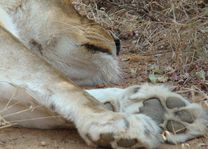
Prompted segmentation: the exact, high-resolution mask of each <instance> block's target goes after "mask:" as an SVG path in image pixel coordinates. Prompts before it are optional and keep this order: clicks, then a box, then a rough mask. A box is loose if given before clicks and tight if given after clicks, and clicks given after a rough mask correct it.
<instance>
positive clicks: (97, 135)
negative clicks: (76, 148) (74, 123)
mask: <svg viewBox="0 0 208 149" xmlns="http://www.w3.org/2000/svg"><path fill="white" fill-rule="evenodd" d="M80 124H81V125H78V130H79V132H80V135H81V136H82V137H83V138H84V140H85V141H86V142H87V143H88V144H89V145H94V146H102V147H107V146H111V147H112V148H115V149H126V148H128V149H135V148H140V147H143V148H155V147H157V146H158V145H159V144H160V142H161V140H162V138H161V137H160V131H161V130H160V128H159V127H158V126H157V124H156V123H155V122H154V121H153V120H152V119H151V118H149V117H147V116H145V115H143V114H134V115H132V114H129V115H121V114H119V113H113V112H107V113H105V114H102V115H99V116H93V117H92V116H91V117H88V120H87V121H85V123H80Z"/></svg>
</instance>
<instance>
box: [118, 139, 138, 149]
mask: <svg viewBox="0 0 208 149" xmlns="http://www.w3.org/2000/svg"><path fill="white" fill-rule="evenodd" d="M137 143H138V141H137V139H120V140H119V141H118V142H117V145H118V146H119V147H125V148H129V147H132V146H134V145H136V144H137Z"/></svg>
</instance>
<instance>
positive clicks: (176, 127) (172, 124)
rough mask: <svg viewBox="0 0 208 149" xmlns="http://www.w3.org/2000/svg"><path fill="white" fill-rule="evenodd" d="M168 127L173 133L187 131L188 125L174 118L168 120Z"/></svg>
mask: <svg viewBox="0 0 208 149" xmlns="http://www.w3.org/2000/svg"><path fill="white" fill-rule="evenodd" d="M166 129H167V130H168V131H170V132H172V133H173V134H180V133H184V132H185V131H186V127H185V126H184V125H183V124H181V123H179V122H176V121H173V120H169V121H168V122H167V124H166Z"/></svg>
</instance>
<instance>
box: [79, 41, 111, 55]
mask: <svg viewBox="0 0 208 149" xmlns="http://www.w3.org/2000/svg"><path fill="white" fill-rule="evenodd" d="M81 46H83V47H85V48H86V49H88V50H89V51H91V52H93V53H96V52H103V53H107V54H110V55H111V54H112V52H111V50H110V49H108V48H103V47H99V46H96V45H93V44H90V43H85V44H82V45H81Z"/></svg>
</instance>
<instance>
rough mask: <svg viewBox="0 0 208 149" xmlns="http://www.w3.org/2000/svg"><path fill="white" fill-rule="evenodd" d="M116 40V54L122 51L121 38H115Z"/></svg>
mask: <svg viewBox="0 0 208 149" xmlns="http://www.w3.org/2000/svg"><path fill="white" fill-rule="evenodd" d="M114 42H115V44H116V54H117V55H119V53H120V51H121V42H120V39H119V38H114Z"/></svg>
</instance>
